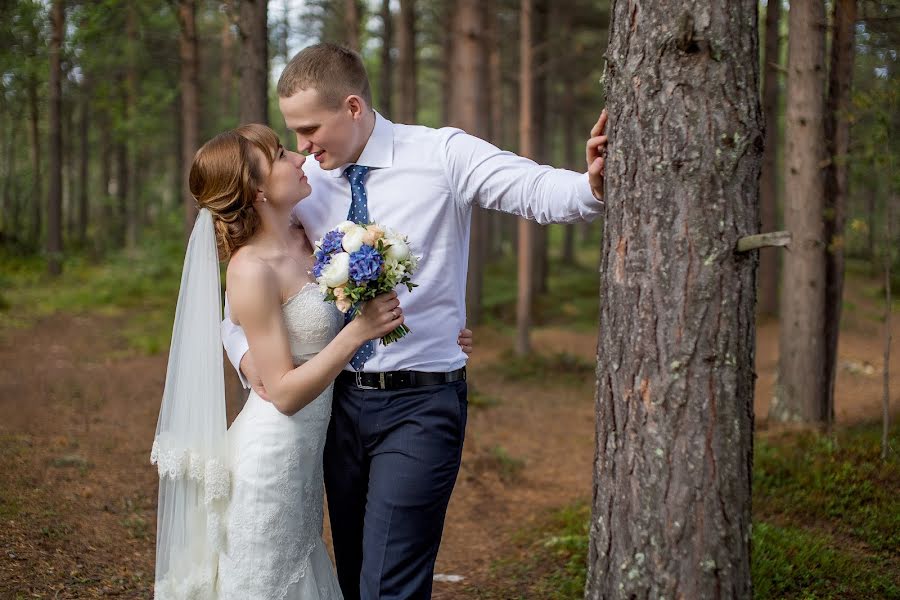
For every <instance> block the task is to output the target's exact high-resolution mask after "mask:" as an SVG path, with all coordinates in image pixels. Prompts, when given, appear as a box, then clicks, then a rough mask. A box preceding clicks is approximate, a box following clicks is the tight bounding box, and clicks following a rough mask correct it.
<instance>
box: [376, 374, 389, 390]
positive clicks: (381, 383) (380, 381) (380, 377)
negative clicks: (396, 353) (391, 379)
mask: <svg viewBox="0 0 900 600" xmlns="http://www.w3.org/2000/svg"><path fill="white" fill-rule="evenodd" d="M378 389H379V390H384V389H387V386H386V385H385V384H384V371H382V372H381V373H379V374H378Z"/></svg>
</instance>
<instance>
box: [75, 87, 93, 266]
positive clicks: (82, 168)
mask: <svg viewBox="0 0 900 600" xmlns="http://www.w3.org/2000/svg"><path fill="white" fill-rule="evenodd" d="M81 94H82V97H81V123H80V125H81V131H80V132H79V136H78V137H79V143H80V144H81V146H80V150H79V152H78V171H79V176H78V230H77V239H78V244H79V245H80V246H81V247H82V248H83V247H84V246H85V244H87V230H88V223H89V222H90V170H89V168H88V167H89V165H90V156H91V152H90V149H91V141H90V133H91V86H90V81H89V80H88V79H87V77H85V82H84V85H83V87H82V90H81Z"/></svg>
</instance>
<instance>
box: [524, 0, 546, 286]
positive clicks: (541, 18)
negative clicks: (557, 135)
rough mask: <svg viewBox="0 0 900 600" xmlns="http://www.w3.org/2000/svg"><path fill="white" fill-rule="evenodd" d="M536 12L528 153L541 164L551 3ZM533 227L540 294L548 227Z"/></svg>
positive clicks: (537, 0)
mask: <svg viewBox="0 0 900 600" xmlns="http://www.w3.org/2000/svg"><path fill="white" fill-rule="evenodd" d="M532 5H533V7H534V8H533V10H534V14H533V16H532V34H531V36H532V37H531V41H532V46H533V47H532V62H531V65H532V77H534V84H533V88H532V94H533V95H534V100H533V101H532V102H533V103H534V104H533V106H532V120H533V121H534V124H533V125H532V132H533V135H534V140H533V142H532V143H533V144H534V146H533V149H532V151H531V152H530V153H529V154H527V155H526V156H528V157H529V158H531V159H533V160H534V161H535V162H537V163H539V164H546V163H548V162H550V161H549V158H550V156H549V154H550V153H549V151H548V150H547V146H548V145H549V138H548V136H547V134H546V130H547V71H548V68H549V65H548V61H549V53H548V52H547V43H548V39H547V29H548V27H547V23H548V16H549V6H548V4H547V0H534V2H533V4H532ZM531 225H532V227H533V228H534V234H533V243H534V275H533V276H532V279H531V283H532V285H533V286H534V292H533V293H534V295H535V296H538V295H540V294H544V293H546V292H547V273H548V271H549V255H548V248H547V233H548V228H547V227H546V226H544V225H538V224H537V223H532V224H531Z"/></svg>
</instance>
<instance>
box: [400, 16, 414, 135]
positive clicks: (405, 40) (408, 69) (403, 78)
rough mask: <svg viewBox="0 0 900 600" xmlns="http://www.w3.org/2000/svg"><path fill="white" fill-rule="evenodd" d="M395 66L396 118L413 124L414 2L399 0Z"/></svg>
mask: <svg viewBox="0 0 900 600" xmlns="http://www.w3.org/2000/svg"><path fill="white" fill-rule="evenodd" d="M397 66H398V76H399V87H398V90H397V92H398V94H397V110H398V112H397V120H398V121H399V122H400V123H410V124H414V123H415V122H416V119H417V112H418V105H419V102H418V96H417V84H416V3H415V0H400V27H399V30H398V32H397Z"/></svg>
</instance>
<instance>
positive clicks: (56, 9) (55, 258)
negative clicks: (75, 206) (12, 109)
mask: <svg viewBox="0 0 900 600" xmlns="http://www.w3.org/2000/svg"><path fill="white" fill-rule="evenodd" d="M50 20H51V22H52V28H51V34H50V81H49V107H48V108H49V111H48V123H47V125H48V128H49V130H50V132H49V133H50V139H49V141H48V144H49V150H50V157H49V158H50V166H49V171H50V187H49V189H48V194H47V267H48V270H49V272H50V274H51V275H54V276H55V275H59V274H60V273H62V248H63V235H62V168H63V165H62V150H63V146H62V122H61V116H62V61H61V56H60V54H61V53H62V42H63V36H64V35H65V27H66V25H65V6H64V5H63V0H54V1H53V6H52V8H51V11H50Z"/></svg>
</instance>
